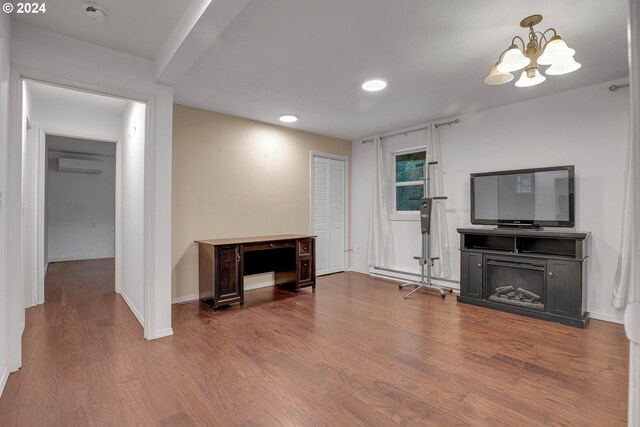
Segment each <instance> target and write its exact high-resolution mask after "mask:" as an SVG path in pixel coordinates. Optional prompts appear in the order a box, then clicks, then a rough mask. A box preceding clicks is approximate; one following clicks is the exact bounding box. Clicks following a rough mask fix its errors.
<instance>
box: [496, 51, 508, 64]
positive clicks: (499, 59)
mask: <svg viewBox="0 0 640 427" xmlns="http://www.w3.org/2000/svg"><path fill="white" fill-rule="evenodd" d="M508 50H509V49H505V50H503V51H502V53H501V54H500V55H499V56H498V62H500V61H502V57H503V56H504V54H505V53H507V51H508Z"/></svg>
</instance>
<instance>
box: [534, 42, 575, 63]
mask: <svg viewBox="0 0 640 427" xmlns="http://www.w3.org/2000/svg"><path fill="white" fill-rule="evenodd" d="M575 53H576V51H575V50H573V49H571V48H570V47H569V46H567V44H566V43H565V42H564V40H562V39H561V38H560V36H554V37H553V38H552V39H551V41H549V43H547V44H546V45H545V47H544V51H543V52H542V55H540V57H539V58H538V64H540V65H553V64H555V63H558V62H562V61H566V60H567V59H568V58H571V57H572V56H573V55H574V54H575Z"/></svg>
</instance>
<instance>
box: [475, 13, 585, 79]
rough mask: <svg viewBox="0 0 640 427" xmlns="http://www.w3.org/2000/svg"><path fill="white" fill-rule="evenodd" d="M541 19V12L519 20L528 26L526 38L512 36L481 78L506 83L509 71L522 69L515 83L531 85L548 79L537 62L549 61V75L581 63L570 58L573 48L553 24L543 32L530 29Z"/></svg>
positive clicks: (562, 72)
mask: <svg viewBox="0 0 640 427" xmlns="http://www.w3.org/2000/svg"><path fill="white" fill-rule="evenodd" d="M540 22H542V15H531V16H528V17H526V18H524V19H523V20H522V21H520V26H521V27H522V28H529V42H528V43H526V44H525V41H524V40H523V39H522V38H521V37H519V36H515V37H514V38H513V39H512V40H511V45H510V46H509V47H508V48H507V49H506V50H505V51H503V52H502V53H501V54H500V57H499V58H498V62H497V63H496V65H494V67H493V68H492V69H491V71H490V72H489V75H488V76H487V77H486V78H485V79H484V82H485V83H486V84H488V85H501V84H504V83H508V82H510V81H511V80H513V75H512V74H511V73H512V72H514V71H518V70H523V71H522V74H521V75H520V78H519V79H518V81H517V82H516V86H517V87H531V86H535V85H538V84H540V83H542V82H544V81H545V80H546V79H547V78H546V77H545V76H543V75H542V74H541V73H540V69H539V66H540V65H550V67H549V68H547V70H546V71H545V74H547V75H549V76H558V75H561V74H567V73H570V72H572V71H575V70H577V69H578V68H580V64H579V63H577V62H576V61H575V60H574V59H573V55H575V53H576V51H575V50H573V49H571V48H570V47H568V46H567V44H566V43H565V42H564V40H562V38H560V36H559V35H558V34H557V33H556V30H555V29H554V28H549V29H548V30H545V31H544V32H540V31H536V30H534V29H533V26H534V25H538V24H539V23H540ZM548 32H553V37H551V39H547V36H546V34H547V33H548ZM516 40H520V42H521V43H522V49H520V48H519V47H518V46H517V45H516ZM509 76H511V78H509Z"/></svg>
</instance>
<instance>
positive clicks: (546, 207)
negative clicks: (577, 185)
mask: <svg viewBox="0 0 640 427" xmlns="http://www.w3.org/2000/svg"><path fill="white" fill-rule="evenodd" d="M573 198H574V166H556V167H550V168H538V169H521V170H511V171H499V172H486V173H475V174H471V223H472V224H485V225H505V226H526V225H530V226H548V227H573V226H574V200H573Z"/></svg>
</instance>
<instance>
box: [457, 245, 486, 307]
mask: <svg viewBox="0 0 640 427" xmlns="http://www.w3.org/2000/svg"><path fill="white" fill-rule="evenodd" d="M461 256H462V259H461V263H460V266H461V270H462V271H461V272H460V295H462V296H464V297H468V298H476V299H482V281H483V276H484V275H483V268H482V267H483V262H482V254H481V253H477V252H462V254H461Z"/></svg>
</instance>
